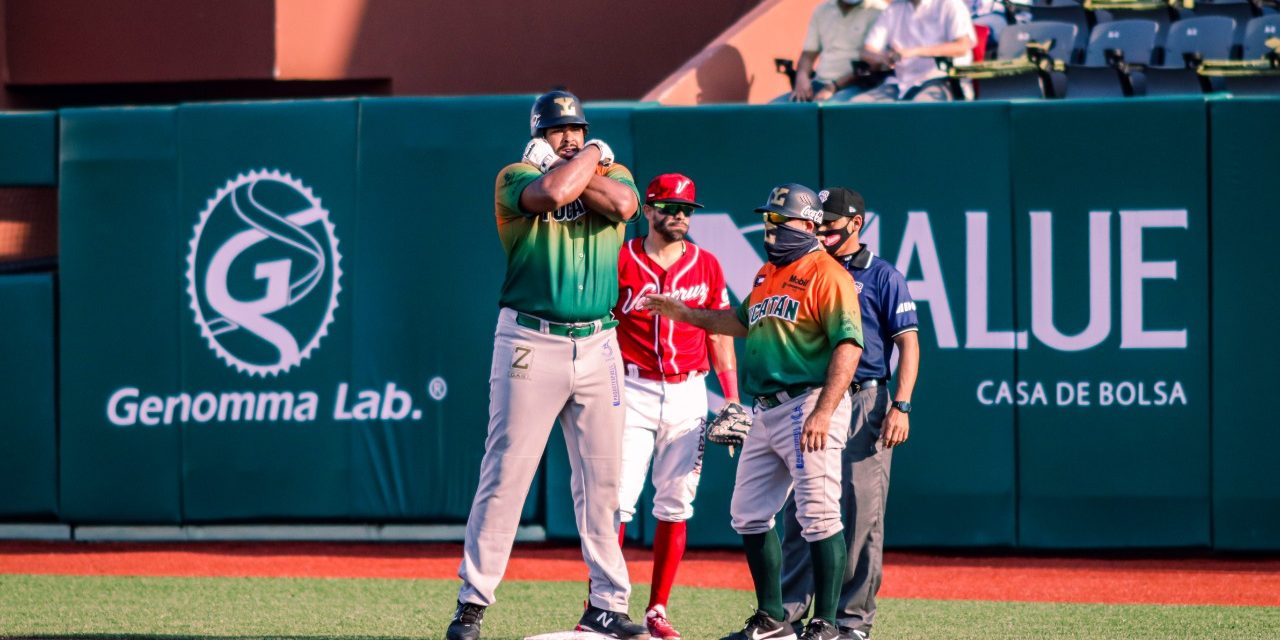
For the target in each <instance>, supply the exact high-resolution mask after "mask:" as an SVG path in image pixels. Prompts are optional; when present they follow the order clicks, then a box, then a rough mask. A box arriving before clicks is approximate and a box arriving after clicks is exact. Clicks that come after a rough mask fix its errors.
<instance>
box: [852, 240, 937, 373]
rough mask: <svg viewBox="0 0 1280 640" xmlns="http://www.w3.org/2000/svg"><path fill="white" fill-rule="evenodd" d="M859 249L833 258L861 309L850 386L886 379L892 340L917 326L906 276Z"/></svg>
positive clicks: (892, 345) (873, 255)
mask: <svg viewBox="0 0 1280 640" xmlns="http://www.w3.org/2000/svg"><path fill="white" fill-rule="evenodd" d="M861 247H862V248H861V249H859V250H858V252H857V253H853V254H850V255H847V256H840V257H838V258H836V259H837V260H839V261H840V264H841V265H843V266H844V268H845V269H846V270H847V271H848V272H849V274H850V275H852V276H853V284H854V286H856V287H857V289H858V304H859V306H861V307H862V340H863V344H862V358H861V359H859V360H858V370H857V371H856V372H855V373H854V374H853V380H854V382H862V381H863V380H869V379H871V378H876V379H879V380H885V379H888V377H889V357H890V355H891V354H892V353H893V348H894V344H893V339H894V337H895V336H898V335H901V334H903V333H906V332H908V331H916V330H917V328H918V327H919V324H920V322H919V320H918V319H917V317H916V303H915V302H914V301H913V300H912V299H911V291H910V290H909V289H908V288H907V278H906V276H903V275H902V273H901V272H899V271H898V270H897V269H896V268H895V267H894V266H893V265H891V264H889V263H888V262H887V261H885V260H884V259H882V258H878V257H876V255H875V254H874V253H872V252H871V250H870V249H868V248H867V245H865V244H864V245H861Z"/></svg>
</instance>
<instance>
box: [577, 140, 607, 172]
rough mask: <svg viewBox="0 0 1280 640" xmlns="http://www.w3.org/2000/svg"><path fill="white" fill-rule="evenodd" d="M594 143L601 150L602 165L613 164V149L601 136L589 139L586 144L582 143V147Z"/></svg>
mask: <svg viewBox="0 0 1280 640" xmlns="http://www.w3.org/2000/svg"><path fill="white" fill-rule="evenodd" d="M593 145H594V146H595V147H596V148H597V149H599V150H600V166H602V167H607V166H609V165H611V164H613V149H610V148H609V145H607V144H605V142H604V140H601V139H599V138H596V139H595V140H588V141H587V143H586V144H584V145H582V148H583V149H586V148H587V147H590V146H593Z"/></svg>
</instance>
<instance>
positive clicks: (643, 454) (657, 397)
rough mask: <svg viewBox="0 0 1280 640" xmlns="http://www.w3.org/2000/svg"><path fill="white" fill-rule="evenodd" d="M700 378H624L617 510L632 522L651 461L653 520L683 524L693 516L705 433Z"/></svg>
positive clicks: (703, 385) (703, 382) (703, 390)
mask: <svg viewBox="0 0 1280 640" xmlns="http://www.w3.org/2000/svg"><path fill="white" fill-rule="evenodd" d="M705 377H706V376H705V375H704V374H694V375H691V376H690V377H689V379H687V380H685V381H683V382H679V383H666V382H661V381H658V380H646V379H643V378H640V377H637V376H634V375H628V376H627V378H626V385H627V392H626V394H625V398H626V403H627V422H626V427H625V429H624V430H623V432H622V478H621V482H620V483H619V487H618V505H619V509H620V510H621V516H622V521H623V522H631V518H632V516H634V515H635V512H636V502H637V501H638V500H639V499H640V492H641V491H643V490H644V478H645V472H646V471H647V470H648V469H649V461H650V460H652V461H653V488H654V490H655V491H654V496H653V516H654V517H655V518H657V519H659V520H663V521H666V522H681V521H684V520H688V519H689V518H691V517H692V516H693V498H694V496H695V495H696V494H697V492H698V480H699V479H701V477H702V451H703V446H704V445H703V429H704V425H705V423H706V419H707V384H706V379H705Z"/></svg>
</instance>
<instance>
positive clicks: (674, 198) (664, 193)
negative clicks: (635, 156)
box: [644, 173, 702, 209]
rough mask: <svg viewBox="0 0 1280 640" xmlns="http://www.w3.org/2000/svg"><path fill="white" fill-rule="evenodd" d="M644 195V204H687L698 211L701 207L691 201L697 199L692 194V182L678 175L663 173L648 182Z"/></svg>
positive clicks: (686, 177) (693, 193)
mask: <svg viewBox="0 0 1280 640" xmlns="http://www.w3.org/2000/svg"><path fill="white" fill-rule="evenodd" d="M644 193H645V195H644V203H645V204H657V203H659V202H672V203H675V204H687V205H689V206H692V207H697V208H699V209H701V208H702V205H700V204H698V203H697V202H694V200H693V199H694V198H696V197H697V195H696V194H695V192H694V186H693V180H691V179H689V177H688V176H685V175H682V174H679V173H664V174H662V175H660V176H658V177H656V178H654V179H653V180H650V181H649V188H648V189H645V192H644Z"/></svg>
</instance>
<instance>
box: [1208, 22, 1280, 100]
mask: <svg viewBox="0 0 1280 640" xmlns="http://www.w3.org/2000/svg"><path fill="white" fill-rule="evenodd" d="M1244 56H1245V57H1244V59H1243V60H1206V61H1205V62H1204V64H1202V65H1201V67H1200V75H1202V76H1206V77H1208V78H1209V79H1210V80H1212V81H1215V82H1216V83H1221V84H1220V86H1221V88H1222V89H1225V90H1226V91H1229V92H1231V93H1233V94H1236V95H1280V16H1274V15H1267V16H1260V17H1257V18H1254V19H1252V20H1250V21H1249V24H1248V26H1247V27H1246V29H1245V39H1244ZM1215 86H1217V85H1215Z"/></svg>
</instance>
